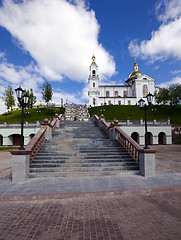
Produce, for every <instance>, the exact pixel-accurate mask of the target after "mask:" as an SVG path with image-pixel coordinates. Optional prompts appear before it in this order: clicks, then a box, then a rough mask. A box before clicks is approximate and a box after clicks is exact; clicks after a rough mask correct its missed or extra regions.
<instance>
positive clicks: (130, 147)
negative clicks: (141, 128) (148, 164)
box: [115, 127, 142, 163]
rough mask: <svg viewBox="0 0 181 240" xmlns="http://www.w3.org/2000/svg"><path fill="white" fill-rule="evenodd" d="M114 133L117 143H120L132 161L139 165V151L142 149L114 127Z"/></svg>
mask: <svg viewBox="0 0 181 240" xmlns="http://www.w3.org/2000/svg"><path fill="white" fill-rule="evenodd" d="M115 131H116V135H117V137H116V138H117V140H118V142H120V143H121V144H122V145H123V147H124V148H125V149H126V150H127V151H128V152H129V154H130V155H131V156H132V157H133V159H134V160H135V161H136V162H137V163H139V151H140V150H142V147H141V146H140V145H139V144H138V143H137V142H135V141H134V140H133V139H132V138H131V137H130V136H128V134H126V133H125V132H124V131H123V130H122V129H120V128H119V127H115Z"/></svg>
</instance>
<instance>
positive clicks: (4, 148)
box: [0, 147, 19, 151]
mask: <svg viewBox="0 0 181 240" xmlns="http://www.w3.org/2000/svg"><path fill="white" fill-rule="evenodd" d="M18 148H19V147H0V151H11V150H16V149H18Z"/></svg>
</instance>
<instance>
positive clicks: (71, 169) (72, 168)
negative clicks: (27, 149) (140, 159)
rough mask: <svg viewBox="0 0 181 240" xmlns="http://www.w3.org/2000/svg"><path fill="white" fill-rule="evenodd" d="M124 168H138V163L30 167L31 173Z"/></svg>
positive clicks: (99, 170)
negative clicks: (98, 165)
mask: <svg viewBox="0 0 181 240" xmlns="http://www.w3.org/2000/svg"><path fill="white" fill-rule="evenodd" d="M122 170H138V167H137V166H136V165H129V166H128V165H125V166H103V167H71V168H70V167H58V166H55V167H41V168H30V173H33V172H69V173H70V172H97V171H98V172H102V171H103V172H104V171H122Z"/></svg>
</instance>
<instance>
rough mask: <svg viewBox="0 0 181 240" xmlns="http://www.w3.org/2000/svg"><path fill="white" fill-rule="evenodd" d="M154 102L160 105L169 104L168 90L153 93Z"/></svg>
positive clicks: (161, 89) (162, 89)
mask: <svg viewBox="0 0 181 240" xmlns="http://www.w3.org/2000/svg"><path fill="white" fill-rule="evenodd" d="M154 95H155V101H156V102H157V103H158V104H160V103H162V104H164V105H165V104H167V103H168V102H169V90H168V89H167V88H160V90H159V92H155V94H154Z"/></svg>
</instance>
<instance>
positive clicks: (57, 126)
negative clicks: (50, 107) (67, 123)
mask: <svg viewBox="0 0 181 240" xmlns="http://www.w3.org/2000/svg"><path fill="white" fill-rule="evenodd" d="M54 118H56V119H57V122H56V128H59V127H60V121H59V117H58V114H57V113H56V114H55V116H54Z"/></svg>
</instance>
